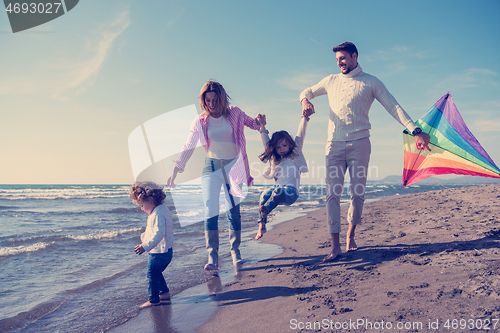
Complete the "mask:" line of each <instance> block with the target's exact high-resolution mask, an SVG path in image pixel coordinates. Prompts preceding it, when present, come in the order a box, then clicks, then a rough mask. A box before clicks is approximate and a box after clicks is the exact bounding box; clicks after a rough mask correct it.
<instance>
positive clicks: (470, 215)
mask: <svg viewBox="0 0 500 333" xmlns="http://www.w3.org/2000/svg"><path fill="white" fill-rule="evenodd" d="M342 212H343V213H342V228H343V232H342V233H341V240H342V244H343V247H345V232H346V230H347V222H346V220H345V216H346V214H347V207H343V209H342ZM325 220H326V211H325V210H324V209H319V210H316V211H314V212H310V213H309V214H308V215H307V216H304V217H300V218H297V219H294V220H292V221H289V222H286V223H282V224H280V225H278V226H277V227H276V228H274V229H273V230H271V231H268V232H267V233H266V234H265V235H264V237H263V238H262V242H269V243H274V244H278V245H281V246H282V247H283V248H284V251H283V253H281V254H279V255H277V256H275V257H273V258H270V259H267V260H263V261H261V262H258V263H256V264H255V265H253V266H251V267H245V268H244V269H242V270H241V271H240V275H239V276H238V279H236V280H234V281H231V282H228V283H223V282H222V283H221V287H220V288H219V291H215V290H214V293H213V295H212V296H211V299H212V300H213V302H215V305H216V306H217V308H216V310H215V313H214V315H213V316H212V317H211V318H210V320H209V321H208V322H206V323H205V324H203V325H201V326H200V327H198V328H197V329H196V331H197V332H200V333H205V332H290V331H292V332H293V331H308V332H329V331H346V332H370V331H373V332H375V331H382V330H386V329H393V330H395V331H401V332H450V331H455V332H457V331H462V332H463V331H474V330H477V331H479V330H481V331H484V330H485V329H489V330H490V331H496V330H500V256H499V254H500V223H499V221H500V185H485V186H477V187H467V188H455V189H445V190H441V191H432V192H424V193H418V194H411V195H402V196H396V197H392V198H389V199H384V200H380V201H376V202H370V203H366V204H365V208H364V212H363V222H362V224H361V225H360V226H358V228H357V230H356V232H357V233H356V240H357V245H358V247H359V249H358V250H357V251H351V252H348V253H344V254H343V255H342V257H341V259H340V260H338V261H335V262H330V263H322V262H321V259H322V258H323V257H324V256H325V255H326V254H327V253H329V251H330V242H329V234H328V233H327V227H326V222H325ZM214 279H215V280H214V281H216V280H217V279H216V278H214ZM209 283H210V281H209ZM144 325H148V323H147V322H144Z"/></svg>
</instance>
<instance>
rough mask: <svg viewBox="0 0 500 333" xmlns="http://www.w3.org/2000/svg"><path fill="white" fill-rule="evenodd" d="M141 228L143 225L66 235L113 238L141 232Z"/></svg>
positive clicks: (70, 237) (76, 237) (75, 237)
mask: <svg viewBox="0 0 500 333" xmlns="http://www.w3.org/2000/svg"><path fill="white" fill-rule="evenodd" d="M141 229H142V227H137V228H131V229H117V230H100V231H98V232H94V233H91V234H86V235H79V236H73V235H69V236H66V237H67V238H69V239H74V240H95V239H98V240H100V239H112V238H116V237H118V236H121V235H125V234H129V233H136V232H139V231H141Z"/></svg>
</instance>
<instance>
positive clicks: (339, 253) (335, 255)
mask: <svg viewBox="0 0 500 333" xmlns="http://www.w3.org/2000/svg"><path fill="white" fill-rule="evenodd" d="M340 257H342V250H337V251H335V252H330V253H329V254H328V255H327V256H326V257H324V258H323V262H332V261H335V260H337V259H340Z"/></svg>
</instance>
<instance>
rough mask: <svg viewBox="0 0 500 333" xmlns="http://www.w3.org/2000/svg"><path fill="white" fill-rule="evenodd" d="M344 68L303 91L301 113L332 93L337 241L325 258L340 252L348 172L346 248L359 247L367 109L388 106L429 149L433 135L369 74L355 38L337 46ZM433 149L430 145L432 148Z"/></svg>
mask: <svg viewBox="0 0 500 333" xmlns="http://www.w3.org/2000/svg"><path fill="white" fill-rule="evenodd" d="M333 52H335V56H336V59H337V65H338V66H339V67H340V70H341V73H340V74H332V75H329V76H327V77H325V78H324V79H323V80H321V81H320V82H319V83H318V84H316V85H314V86H312V87H309V88H307V89H305V90H304V91H303V92H302V93H301V94H300V103H301V104H302V112H305V111H306V110H308V111H311V110H312V111H313V113H314V106H313V104H312V103H311V102H310V100H311V99H313V98H315V97H318V96H321V95H325V94H326V95H328V100H329V104H330V120H329V122H328V142H327V145H326V185H327V195H326V208H327V219H328V229H329V232H330V234H331V239H332V251H331V253H329V254H328V255H327V256H326V257H325V259H323V260H324V261H332V260H334V259H337V258H338V257H340V256H341V254H342V250H341V248H340V241H339V233H340V197H341V194H342V190H343V187H344V176H345V173H346V171H347V170H349V176H350V190H351V204H350V207H349V211H348V216H347V220H348V222H349V230H348V231H347V239H346V251H353V250H356V249H357V246H356V242H355V240H354V233H355V229H356V225H358V224H360V222H361V213H362V210H363V203H364V194H365V184H366V177H367V171H368V163H369V161H370V153H371V145H370V139H369V137H370V128H371V125H370V122H369V118H368V112H369V110H370V106H371V105H372V103H373V101H374V100H375V99H377V100H378V101H379V102H380V104H382V105H383V106H384V107H385V109H386V110H387V111H388V112H389V113H390V114H391V115H392V116H393V117H394V118H395V119H396V120H397V121H398V122H399V123H400V124H402V125H403V126H404V127H406V128H407V129H408V130H409V131H410V132H411V133H412V134H413V135H414V136H415V139H416V143H417V148H418V149H424V148H427V149H429V148H428V147H427V144H428V143H429V135H428V134H426V133H422V130H421V129H420V128H418V127H417V126H416V125H415V124H414V122H413V120H411V118H410V116H408V114H407V113H406V112H405V111H404V110H403V108H402V107H401V106H400V105H399V104H398V102H397V101H396V100H395V99H394V97H393V96H392V95H391V94H390V93H389V91H387V88H386V87H385V86H384V84H383V83H382V82H381V81H380V80H379V79H377V78H376V77H375V76H372V75H369V74H366V73H364V72H363V70H362V69H361V66H359V64H358V50H357V49H356V46H355V45H354V44H353V43H351V42H345V43H342V44H340V45H338V46H335V47H334V48H333ZM429 150H430V149H429Z"/></svg>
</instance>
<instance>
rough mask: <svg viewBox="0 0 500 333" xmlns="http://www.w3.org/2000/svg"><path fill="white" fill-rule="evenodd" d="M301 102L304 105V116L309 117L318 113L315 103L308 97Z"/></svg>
mask: <svg viewBox="0 0 500 333" xmlns="http://www.w3.org/2000/svg"><path fill="white" fill-rule="evenodd" d="M300 104H301V105H302V115H303V116H304V117H309V116H311V115H312V114H314V113H316V112H315V111H314V105H313V104H312V103H311V102H309V100H308V99H307V98H304V99H303V100H302V101H301V102H300Z"/></svg>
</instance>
